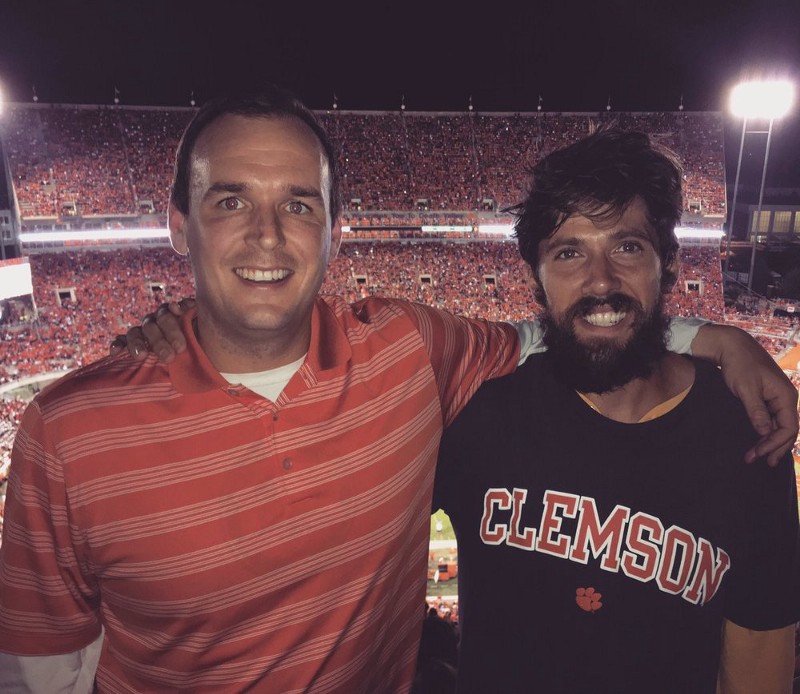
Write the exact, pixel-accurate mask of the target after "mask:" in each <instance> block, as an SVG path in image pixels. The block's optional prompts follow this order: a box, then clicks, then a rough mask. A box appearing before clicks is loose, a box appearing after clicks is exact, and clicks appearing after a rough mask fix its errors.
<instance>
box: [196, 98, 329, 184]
mask: <svg viewBox="0 0 800 694" xmlns="http://www.w3.org/2000/svg"><path fill="white" fill-rule="evenodd" d="M190 163H191V169H192V178H193V179H194V178H195V177H196V176H197V175H198V174H200V173H203V172H208V171H211V170H215V169H221V168H222V169H227V168H230V167H234V166H249V167H252V168H254V169H260V170H261V171H263V172H265V173H267V172H268V171H269V170H278V169H280V170H281V171H284V170H294V171H296V172H297V173H300V172H302V173H303V174H304V175H306V176H314V177H315V178H316V180H317V181H318V184H322V185H324V184H325V183H327V182H328V178H329V175H330V174H329V169H328V162H327V159H326V157H325V153H324V150H323V148H322V145H321V143H320V142H319V140H318V139H317V136H316V135H315V134H314V132H313V131H312V130H311V128H309V127H308V126H307V125H306V124H305V123H303V122H302V121H301V120H300V119H298V118H295V117H294V116H275V117H255V116H240V115H234V114H226V115H224V116H221V117H220V118H218V119H217V120H215V121H214V122H212V123H211V124H210V125H208V126H207V127H206V128H205V129H204V130H203V131H202V132H201V133H200V135H199V137H198V138H197V141H196V142H195V146H194V148H193V149H192V155H191V160H190Z"/></svg>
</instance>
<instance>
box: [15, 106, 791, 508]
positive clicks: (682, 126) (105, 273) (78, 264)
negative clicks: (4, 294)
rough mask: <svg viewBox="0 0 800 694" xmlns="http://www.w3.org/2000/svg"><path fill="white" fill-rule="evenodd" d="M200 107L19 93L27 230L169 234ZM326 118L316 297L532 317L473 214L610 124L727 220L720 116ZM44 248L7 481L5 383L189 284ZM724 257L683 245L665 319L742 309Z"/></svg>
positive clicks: (20, 313)
mask: <svg viewBox="0 0 800 694" xmlns="http://www.w3.org/2000/svg"><path fill="white" fill-rule="evenodd" d="M192 113H193V110H192V109H175V108H172V109H167V108H135V107H125V108H123V107H98V106H57V105H42V104H12V105H11V106H10V108H9V109H8V110H7V111H6V113H5V114H4V116H3V119H2V122H0V135H2V137H3V141H4V144H5V149H6V152H7V155H8V160H9V165H10V169H11V172H12V176H13V183H14V188H15V191H16V195H17V198H18V201H19V207H20V212H21V216H22V222H23V229H24V230H28V231H36V230H44V229H74V228H95V227H103V228H112V229H116V228H128V227H147V226H161V227H163V226H164V222H165V213H166V209H167V203H168V190H169V184H170V178H171V173H172V161H173V157H174V152H175V148H176V146H177V142H178V139H179V137H180V133H181V131H182V129H183V128H184V127H185V125H186V124H187V123H188V121H189V119H190V118H191V116H192ZM319 115H320V116H321V119H322V120H323V122H324V124H325V126H326V127H327V128H328V130H329V131H330V132H331V133H332V135H333V137H334V138H335V140H336V141H337V142H338V144H339V148H340V164H341V169H342V177H343V178H342V180H343V199H344V205H345V209H344V214H343V217H344V219H343V221H344V223H345V224H347V225H349V226H351V232H350V233H349V234H347V238H348V241H347V242H346V243H344V244H343V247H342V250H341V252H340V255H339V257H338V258H337V259H336V261H335V262H334V263H333V265H332V266H331V268H330V270H329V273H328V276H327V279H326V281H325V284H324V286H323V291H324V292H331V293H334V292H335V293H338V294H341V295H343V296H345V297H347V298H349V299H352V300H356V299H358V298H360V297H363V296H366V295H370V294H384V295H391V296H398V297H405V298H408V299H411V300H414V301H422V302H425V303H429V304H432V305H435V306H440V307H443V308H448V309H451V310H453V311H455V312H457V313H462V314H466V315H472V316H481V317H485V318H489V319H495V320H508V319H519V318H524V317H529V316H530V315H531V314H532V313H534V312H535V306H534V304H533V302H532V299H531V296H530V291H529V289H528V287H527V286H526V285H525V279H524V274H523V272H522V270H521V266H520V261H519V259H518V257H517V251H516V245H515V243H514V242H513V240H509V239H507V238H501V239H498V240H492V241H488V240H481V239H482V235H481V233H480V232H479V231H478V225H479V224H481V223H485V222H491V221H493V220H501V221H502V220H505V221H507V220H508V216H507V215H505V214H504V213H503V210H504V208H506V207H507V206H509V205H511V204H513V203H515V202H516V201H518V200H519V199H521V197H522V195H523V193H524V186H525V180H526V175H525V169H526V167H527V166H529V165H530V164H532V163H533V162H535V161H536V160H537V159H538V158H539V157H541V156H543V155H545V154H547V153H548V152H550V151H552V150H553V149H555V148H556V147H560V146H563V145H565V144H568V143H570V142H572V141H574V140H576V139H578V138H579V137H580V136H582V135H583V134H585V133H586V132H588V130H589V128H590V127H591V125H592V124H593V123H599V122H603V121H606V120H608V119H609V118H613V119H614V120H615V121H616V122H617V123H618V124H619V125H621V126H622V127H629V128H637V129H641V130H645V131H647V132H650V133H652V134H654V135H657V136H658V137H659V138H661V139H663V141H664V142H665V144H667V145H669V146H670V147H672V148H673V149H675V150H676V151H677V152H678V153H679V155H680V156H681V157H682V159H683V162H684V165H685V169H686V174H685V198H686V212H687V214H686V216H685V220H684V222H685V223H688V224H694V225H697V226H703V227H712V228H713V227H716V228H719V226H720V225H721V223H722V221H723V219H724V215H725V181H724V168H723V161H724V156H723V149H722V148H723V143H722V124H721V118H720V115H719V114H716V113H678V112H676V113H621V114H606V113H599V114H585V113H584V114H556V113H522V114H508V113H506V114H481V113H459V114H455V113H446V114H421V113H405V112H392V113H387V112H380V113H371V112H367V113H351V112H339V111H331V112H324V113H321V114H319ZM426 225H428V226H430V225H438V226H440V227H441V228H443V229H445V231H434V232H431V231H430V230H425V229H424V227H425V226H426ZM450 227H457V228H458V229H457V230H455V231H453V230H448V229H449V228H450ZM43 250H44V249H43V248H40V249H38V252H36V251H37V249H35V248H34V249H33V250H32V251H31V258H30V262H31V266H32V274H33V301H31V300H30V299H25V298H20V299H12V300H8V301H5V302H0V303H2V304H3V305H2V306H0V308H2V309H3V310H2V313H0V316H2V319H0V483H1V482H2V479H3V478H4V477H5V474H6V470H7V466H8V458H9V454H10V448H11V443H12V441H13V436H14V431H15V430H16V427H17V425H18V422H19V417H20V415H21V413H22V410H23V409H24V406H25V400H26V399H27V398H28V397H29V396H30V395H32V394H33V392H34V391H35V387H33V386H29V387H28V391H27V392H26V393H25V394H23V395H19V394H16V395H15V394H12V393H11V390H12V388H11V386H12V384H13V385H19V384H21V383H26V382H27V380H29V379H36V378H38V377H39V376H40V375H42V374H50V373H61V372H63V371H64V370H66V369H71V368H74V367H76V366H80V365H82V364H86V363H88V362H90V361H92V360H94V359H97V358H99V357H101V356H103V355H105V354H106V352H107V349H108V344H109V340H110V338H111V337H112V336H113V334H114V333H117V332H120V331H122V330H124V329H125V328H126V327H127V326H128V325H131V324H133V323H136V322H138V320H139V319H140V318H141V316H142V315H143V314H144V313H146V312H147V311H149V310H151V309H152V308H153V307H154V306H156V305H158V304H159V303H160V302H161V301H164V300H171V299H177V298H180V297H183V296H188V295H191V294H192V282H191V276H190V271H189V266H188V264H187V262H186V261H185V260H184V259H182V258H179V257H178V256H176V255H175V254H174V253H173V252H172V251H171V250H170V249H169V248H167V247H147V248H143V247H139V246H130V247H117V248H115V249H113V250H105V251H101V250H86V249H85V248H83V249H77V250H71V249H70V248H69V244H68V243H61V244H60V245H59V244H56V245H55V246H54V247H52V248H50V249H49V251H48V252H42V251H43ZM719 259H720V248H719V242H718V241H717V242H716V243H714V242H711V243H709V242H694V243H687V244H686V245H684V246H683V248H682V268H681V273H680V277H679V280H678V282H677V284H676V287H675V290H674V292H673V294H672V295H671V297H670V300H669V304H668V310H669V311H670V312H671V313H673V314H680V315H700V316H704V317H707V318H710V319H712V320H718V321H719V320H729V319H731V318H732V317H731V316H726V315H725V308H724V304H723V296H722V274H721V269H720V262H719ZM740 320H741V321H746V322H740V324H741V325H742V327H744V328H745V329H747V330H749V331H751V332H752V333H753V334H754V335H756V336H757V337H758V339H760V340H761V341H762V343H763V344H764V345H765V346H766V347H767V349H768V350H769V351H770V352H771V353H773V354H774V355H776V356H780V355H781V354H783V353H785V352H786V350H787V349H788V348H789V347H791V346H792V345H793V344H794V343H795V341H796V337H797V335H796V328H797V322H796V321H792V320H790V319H783V320H781V321H775V320H772V319H769V318H767V317H766V316H747V317H746V318H741V319H740ZM793 373H794V378H795V379H796V380H800V379H799V378H798V376H797V372H793ZM4 384H5V385H4ZM3 391H5V394H3ZM2 498H3V497H2V493H1V492H0V509H1V508H2ZM0 522H2V515H1V512H0Z"/></svg>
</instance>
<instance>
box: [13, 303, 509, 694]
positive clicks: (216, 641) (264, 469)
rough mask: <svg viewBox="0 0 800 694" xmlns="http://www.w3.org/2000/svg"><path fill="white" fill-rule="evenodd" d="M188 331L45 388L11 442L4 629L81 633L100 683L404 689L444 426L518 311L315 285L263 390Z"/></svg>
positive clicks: (48, 643) (25, 643)
mask: <svg viewBox="0 0 800 694" xmlns="http://www.w3.org/2000/svg"><path fill="white" fill-rule="evenodd" d="M192 318H193V313H189V314H188V315H186V316H184V318H183V319H182V325H183V329H184V333H185V335H186V338H187V341H188V349H187V351H186V352H185V353H183V354H181V355H179V356H178V357H177V358H176V359H175V360H173V361H172V362H171V363H169V364H162V363H159V362H158V361H157V360H156V358H155V357H154V356H149V357H148V358H147V359H146V360H145V361H143V362H136V361H134V360H133V359H131V358H130V357H128V356H127V355H118V356H115V357H110V358H106V359H103V360H101V361H99V362H97V363H95V364H93V365H91V366H88V367H86V368H83V369H80V370H79V371H76V372H74V373H73V374H70V375H69V376H67V377H65V378H63V379H62V380H60V381H59V382H57V383H56V384H53V386H51V387H49V388H48V389H46V390H45V391H44V392H43V393H42V394H40V395H39V396H38V397H37V398H36V400H35V401H34V402H33V403H32V404H31V406H30V407H29V408H28V410H27V411H26V413H25V416H24V418H23V422H22V425H21V427H20V431H19V433H18V436H17V440H16V443H15V448H14V453H13V458H12V465H11V471H10V482H9V492H8V499H7V505H6V516H5V529H4V537H3V544H2V548H0V651H6V652H10V653H15V654H18V655H46V654H59V653H65V652H70V651H76V650H78V649H80V648H82V647H83V646H85V645H86V644H88V643H89V642H91V641H92V640H94V639H95V638H96V637H97V636H98V634H99V632H100V626H101V624H102V625H103V626H104V627H105V634H106V635H105V640H104V643H103V650H102V654H101V657H100V663H99V666H98V671H97V685H98V690H99V691H101V692H144V691H169V690H182V691H192V692H235V691H243V690H245V689H248V688H249V689H248V690H249V691H257V692H303V691H314V692H348V693H354V692H365V693H366V692H368V693H370V694H373V693H375V692H403V691H407V690H408V689H409V687H410V684H411V681H412V679H413V672H414V662H415V657H416V652H417V645H418V639H419V632H420V627H421V620H422V616H423V599H424V595H425V569H426V558H427V543H428V535H429V517H430V509H431V492H432V485H433V473H434V466H435V462H436V456H437V452H438V448H439V439H440V435H441V433H442V428H443V427H444V426H447V425H448V424H449V423H450V422H451V421H452V420H453V419H454V417H455V416H456V414H457V413H458V412H459V411H460V410H461V408H462V407H463V406H464V404H465V403H466V402H467V400H468V399H469V398H470V397H471V396H472V395H473V393H474V392H475V391H476V390H477V388H478V387H479V386H480V384H481V383H482V382H483V381H484V380H486V379H488V378H492V377H496V376H500V375H503V374H506V373H508V372H510V371H512V370H513V368H514V366H515V365H516V363H517V359H518V349H519V347H518V339H517V336H516V332H515V331H514V329H513V328H512V327H511V326H508V325H505V324H497V323H487V322H484V321H471V320H467V319H464V318H459V317H455V316H452V315H450V314H447V313H444V312H441V311H437V310H435V309H432V308H429V307H426V306H421V305H417V304H409V303H405V302H401V301H395V300H390V299H377V298H370V299H365V300H364V301H361V302H358V303H356V304H353V305H349V304H346V303H344V302H343V301H341V300H340V299H337V298H332V297H323V298H319V299H318V301H317V303H316V306H315V308H314V313H313V317H312V333H311V346H310V350H309V354H308V357H307V359H306V361H305V362H304V363H303V365H302V366H301V367H300V369H299V371H298V372H297V373H296V374H295V375H294V376H293V377H292V379H291V380H290V381H289V383H288V384H287V386H286V388H285V389H284V391H283V392H282V393H281V395H280V396H279V397H278V399H277V401H276V402H271V401H269V400H266V399H264V398H261V397H259V396H258V395H256V394H255V393H253V392H251V391H250V390H248V389H246V388H245V387H243V386H232V385H231V384H229V383H227V382H226V381H225V379H223V378H222V376H221V375H220V374H219V373H218V372H217V371H216V370H215V369H214V367H213V366H212V365H211V363H210V362H209V361H208V359H207V357H206V356H205V354H204V353H203V351H202V350H201V349H200V347H199V345H198V343H197V341H196V339H195V337H194V334H193V331H192V329H191V320H192Z"/></svg>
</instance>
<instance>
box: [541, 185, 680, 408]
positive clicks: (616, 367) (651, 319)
mask: <svg viewBox="0 0 800 694" xmlns="http://www.w3.org/2000/svg"><path fill="white" fill-rule="evenodd" d="M656 243H657V236H656V232H655V230H654V229H653V227H652V225H651V224H650V221H649V219H648V215H647V208H646V206H645V204H644V202H643V201H642V200H641V199H640V198H635V199H634V200H633V201H632V202H631V204H630V205H628V207H627V208H626V209H625V210H624V212H623V213H622V215H621V216H620V217H619V218H618V219H615V220H612V221H611V222H609V223H603V224H602V225H599V226H598V225H597V224H595V222H594V221H592V220H591V219H588V218H587V217H583V216H581V215H573V216H572V217H570V218H568V219H567V220H566V221H565V222H564V223H563V224H562V225H561V227H559V229H558V230H557V231H556V232H555V233H554V234H553V235H552V236H550V237H549V238H547V239H545V240H543V241H541V242H540V244H539V265H538V268H537V273H536V274H537V278H536V295H537V298H538V299H539V300H540V301H541V302H542V303H543V304H544V306H545V312H544V315H543V317H542V318H543V322H544V325H545V329H546V334H545V340H546V342H547V344H548V346H549V347H550V350H551V352H552V356H553V358H554V359H555V360H556V363H558V364H560V366H559V371H560V372H561V375H562V377H564V378H566V379H568V380H569V381H570V384H571V385H573V386H574V387H575V388H577V389H579V390H582V391H586V392H595V393H598V392H605V391H608V390H612V389H614V388H616V387H619V386H621V385H624V384H625V383H627V382H628V381H630V380H632V379H633V378H636V377H640V376H645V375H647V374H648V373H649V371H650V369H651V367H652V365H653V364H654V362H655V360H656V359H657V358H658V357H659V356H660V355H661V354H663V352H664V349H665V347H664V329H665V319H664V317H663V313H662V309H663V296H662V285H661V275H662V267H661V260H660V257H659V254H658V251H657V247H656Z"/></svg>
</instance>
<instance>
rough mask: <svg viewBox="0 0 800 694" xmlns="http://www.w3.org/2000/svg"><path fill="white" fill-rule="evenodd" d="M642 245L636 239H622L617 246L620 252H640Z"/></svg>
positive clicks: (642, 248)
mask: <svg viewBox="0 0 800 694" xmlns="http://www.w3.org/2000/svg"><path fill="white" fill-rule="evenodd" d="M643 250H644V247H643V246H642V244H641V243H639V242H638V241H623V242H622V243H621V244H620V246H619V251H620V253H641V252H642V251H643Z"/></svg>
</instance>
